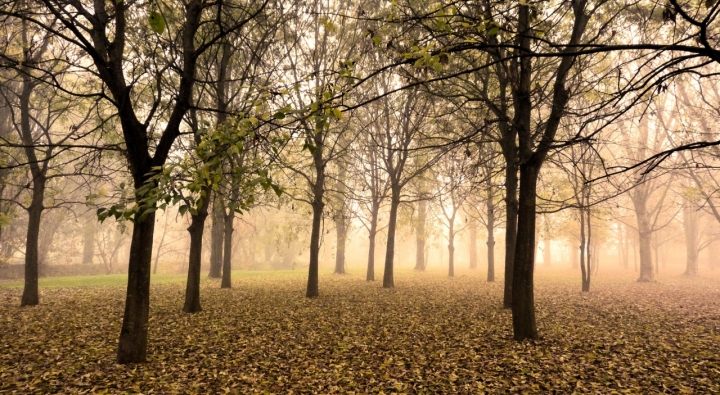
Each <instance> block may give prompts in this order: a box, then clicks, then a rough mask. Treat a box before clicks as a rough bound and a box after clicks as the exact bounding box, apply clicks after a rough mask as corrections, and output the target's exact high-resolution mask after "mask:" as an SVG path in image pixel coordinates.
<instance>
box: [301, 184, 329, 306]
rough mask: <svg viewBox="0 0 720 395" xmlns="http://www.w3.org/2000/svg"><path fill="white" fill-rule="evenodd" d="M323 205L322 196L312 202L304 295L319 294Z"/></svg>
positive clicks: (309, 296) (313, 296) (311, 296)
mask: <svg viewBox="0 0 720 395" xmlns="http://www.w3.org/2000/svg"><path fill="white" fill-rule="evenodd" d="M324 207H325V205H324V204H323V202H322V198H320V199H318V198H317V197H316V198H315V201H314V202H313V205H312V209H313V218H312V230H311V232H310V265H309V267H308V283H307V291H306V293H305V296H306V297H308V298H316V297H318V295H319V290H318V288H319V258H320V226H321V223H322V212H323V208H324Z"/></svg>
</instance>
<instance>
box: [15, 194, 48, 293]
mask: <svg viewBox="0 0 720 395" xmlns="http://www.w3.org/2000/svg"><path fill="white" fill-rule="evenodd" d="M39 184H41V183H40V182H38V183H36V185H35V187H34V188H33V199H32V204H31V205H30V207H29V209H28V229H27V238H26V239H25V240H26V241H25V287H24V288H23V294H22V299H21V301H20V305H21V306H35V305H37V304H39V303H40V296H39V293H38V276H39V267H38V266H39V265H38V255H39V254H38V241H39V239H40V221H41V219H42V212H43V210H44V208H43V195H44V189H45V186H44V181H43V182H42V184H43V185H42V186H40V185H39Z"/></svg>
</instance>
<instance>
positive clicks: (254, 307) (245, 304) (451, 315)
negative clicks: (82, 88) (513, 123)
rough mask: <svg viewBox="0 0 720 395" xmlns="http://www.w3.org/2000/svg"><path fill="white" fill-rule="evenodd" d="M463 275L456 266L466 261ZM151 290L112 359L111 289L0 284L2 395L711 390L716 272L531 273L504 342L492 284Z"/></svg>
mask: <svg viewBox="0 0 720 395" xmlns="http://www.w3.org/2000/svg"><path fill="white" fill-rule="evenodd" d="M468 273H469V272H468ZM398 277H400V278H399V279H398V280H397V281H396V288H394V289H383V288H380V287H379V285H380V284H378V283H377V282H374V283H367V282H365V281H363V279H361V278H359V276H324V277H322V278H321V296H320V297H319V298H317V299H311V300H308V299H306V298H304V297H303V296H304V287H305V282H304V278H303V277H302V276H297V277H290V278H262V277H252V278H240V279H237V280H236V281H235V282H234V284H233V286H234V288H233V289H231V290H224V289H218V288H219V287H218V284H217V283H216V282H214V281H206V282H204V283H203V288H202V304H203V308H204V311H202V312H201V313H197V314H194V315H188V314H184V313H182V312H181V310H182V301H183V296H184V287H183V286H182V285H180V284H162V285H156V286H153V287H152V297H151V312H150V313H151V318H150V333H149V349H148V363H145V364H137V365H127V366H126V365H118V364H116V363H115V351H116V342H117V336H118V333H119V330H120V324H121V319H122V311H123V304H124V303H123V302H124V288H123V287H86V288H64V289H44V290H42V296H41V297H42V299H41V300H42V303H43V304H42V305H40V306H37V307H33V308H20V307H19V306H18V305H17V304H18V303H17V301H18V300H19V298H20V292H21V290H18V289H6V288H3V289H0V334H2V337H1V338H0V392H2V393H19V394H20V393H22V394H25V393H144V394H152V393H157V394H171V393H199V392H205V393H277V394H291V393H292V394H310V393H358V394H360V393H385V394H392V393H398V394H400V393H418V394H437V393H472V394H482V393H552V392H556V393H602V394H611V393H618V394H622V393H632V394H637V393H643V394H648V393H720V287H719V286H718V281H717V279H714V278H697V279H684V278H678V279H677V280H675V279H673V283H672V284H669V283H653V284H639V283H634V282H632V281H631V280H629V279H625V278H623V279H615V280H599V281H596V283H595V284H593V292H591V293H590V294H582V293H581V292H579V280H576V279H574V278H570V277H568V276H567V275H565V277H562V276H560V277H557V276H555V277H553V276H546V277H541V278H539V279H538V280H537V285H536V311H537V320H538V329H539V331H540V334H541V336H542V338H541V339H539V340H536V341H532V342H523V343H517V342H514V341H513V340H512V330H511V315H510V312H509V311H508V310H504V309H502V308H501V307H500V306H501V302H502V283H500V282H499V283H490V284H488V283H485V282H483V281H482V277H481V276H480V275H476V274H469V275H463V276H459V277H456V278H452V279H448V278H444V277H443V276H441V275H439V274H435V273H407V274H403V275H402V276H398Z"/></svg>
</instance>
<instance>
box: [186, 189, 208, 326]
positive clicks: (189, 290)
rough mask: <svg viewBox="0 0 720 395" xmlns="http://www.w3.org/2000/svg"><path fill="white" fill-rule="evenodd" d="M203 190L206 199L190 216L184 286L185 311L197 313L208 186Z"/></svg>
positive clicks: (198, 309) (199, 306) (200, 309)
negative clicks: (185, 282)
mask: <svg viewBox="0 0 720 395" xmlns="http://www.w3.org/2000/svg"><path fill="white" fill-rule="evenodd" d="M203 191H204V192H205V196H206V197H208V199H203V202H202V205H200V207H198V209H197V214H196V215H191V216H190V226H189V227H188V229H187V230H188V232H189V233H190V254H189V259H188V277H187V284H186V286H185V305H184V306H183V311H184V312H185V313H197V312H199V311H202V306H201V305H200V272H201V269H202V242H203V231H204V230H205V219H207V217H208V206H209V205H210V199H209V197H210V188H209V187H204V188H203Z"/></svg>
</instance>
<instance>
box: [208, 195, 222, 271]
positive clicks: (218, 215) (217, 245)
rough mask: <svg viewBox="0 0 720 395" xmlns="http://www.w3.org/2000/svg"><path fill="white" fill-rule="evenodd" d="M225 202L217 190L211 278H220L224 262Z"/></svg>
mask: <svg viewBox="0 0 720 395" xmlns="http://www.w3.org/2000/svg"><path fill="white" fill-rule="evenodd" d="M224 207H225V204H224V203H223V201H222V198H221V197H220V196H219V195H218V193H217V192H215V193H213V209H212V221H213V222H212V228H211V229H210V275H209V277H210V278H220V273H221V272H222V262H223V238H224V237H223V234H224V233H225V229H224V228H223V226H224V219H223V210H224Z"/></svg>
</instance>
